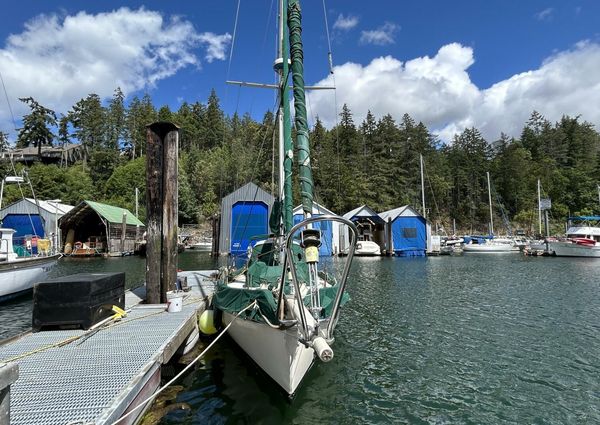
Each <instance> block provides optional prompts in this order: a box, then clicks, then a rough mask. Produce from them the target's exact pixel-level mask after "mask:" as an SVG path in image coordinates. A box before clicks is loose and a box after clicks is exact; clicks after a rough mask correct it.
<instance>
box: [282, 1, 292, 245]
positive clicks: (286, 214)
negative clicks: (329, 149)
mask: <svg viewBox="0 0 600 425" xmlns="http://www.w3.org/2000/svg"><path fill="white" fill-rule="evenodd" d="M287 9H288V8H287V0H283V8H282V10H281V13H282V14H283V16H282V18H283V19H282V21H283V26H284V28H283V43H282V46H281V58H282V59H283V64H282V65H283V68H282V79H281V96H280V99H281V103H282V105H283V152H284V158H283V161H282V162H283V175H284V183H283V227H284V230H285V232H286V233H287V232H289V231H290V230H291V229H292V226H293V225H294V216H293V214H294V213H293V208H294V205H293V204H294V201H293V199H292V196H293V195H292V166H293V163H294V155H293V153H294V147H293V145H292V128H291V127H292V125H291V121H290V116H291V113H290V93H289V91H288V89H287V87H288V78H289V75H290V69H289V64H288V61H289V58H290V54H289V35H288V32H287V31H286V28H285V26H286V24H287Z"/></svg>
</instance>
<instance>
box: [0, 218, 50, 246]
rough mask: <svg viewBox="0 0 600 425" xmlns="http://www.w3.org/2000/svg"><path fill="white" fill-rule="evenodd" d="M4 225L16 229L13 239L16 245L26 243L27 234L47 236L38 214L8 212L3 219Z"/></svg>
mask: <svg viewBox="0 0 600 425" xmlns="http://www.w3.org/2000/svg"><path fill="white" fill-rule="evenodd" d="M30 217H31V219H30ZM32 222H33V226H34V227H33V228H32V227H31V223H32ZM2 227H5V228H7V229H14V230H15V231H16V232H15V233H14V234H13V241H14V244H15V245H23V244H24V243H25V242H24V237H25V236H32V235H35V236H39V237H44V236H45V234H44V226H43V225H42V219H41V217H40V216H39V215H37V214H31V215H29V214H8V215H7V216H6V217H4V220H2ZM34 228H35V230H34Z"/></svg>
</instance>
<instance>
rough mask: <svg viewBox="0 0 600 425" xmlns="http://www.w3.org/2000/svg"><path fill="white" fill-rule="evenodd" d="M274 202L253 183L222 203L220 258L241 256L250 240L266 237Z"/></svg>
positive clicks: (230, 195)
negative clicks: (234, 255)
mask: <svg viewBox="0 0 600 425" xmlns="http://www.w3.org/2000/svg"><path fill="white" fill-rule="evenodd" d="M274 201H275V198H274V197H273V195H271V194H270V193H268V192H266V191H264V190H263V189H261V188H259V187H258V186H257V185H255V184H254V183H252V182H249V183H247V184H245V185H244V186H242V187H240V188H239V189H237V190H236V191H234V192H232V193H230V194H229V195H227V196H225V197H224V198H223V199H222V201H221V223H220V230H219V254H221V255H226V254H236V255H237V254H243V253H244V252H245V251H246V249H247V248H248V244H249V243H250V239H251V238H252V237H253V236H257V235H263V234H267V233H269V215H270V213H271V208H272V207H273V202H274Z"/></svg>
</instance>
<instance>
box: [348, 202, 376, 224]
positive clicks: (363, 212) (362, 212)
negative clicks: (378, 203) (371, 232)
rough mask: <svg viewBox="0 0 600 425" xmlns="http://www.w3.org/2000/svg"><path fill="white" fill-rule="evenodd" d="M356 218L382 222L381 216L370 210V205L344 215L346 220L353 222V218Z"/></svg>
mask: <svg viewBox="0 0 600 425" xmlns="http://www.w3.org/2000/svg"><path fill="white" fill-rule="evenodd" d="M354 217H368V218H376V220H378V221H380V219H381V216H380V215H379V214H377V213H376V212H375V211H374V210H373V209H371V208H369V206H368V205H362V206H360V207H358V208H354V209H353V210H352V211H350V212H347V213H346V214H344V218H345V219H348V220H352V218H354Z"/></svg>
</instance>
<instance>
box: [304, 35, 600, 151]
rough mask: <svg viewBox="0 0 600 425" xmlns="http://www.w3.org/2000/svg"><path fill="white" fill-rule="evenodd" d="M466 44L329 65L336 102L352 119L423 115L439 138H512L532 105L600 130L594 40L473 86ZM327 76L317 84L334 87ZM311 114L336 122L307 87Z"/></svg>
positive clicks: (328, 100) (328, 97)
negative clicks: (467, 133)
mask: <svg viewBox="0 0 600 425" xmlns="http://www.w3.org/2000/svg"><path fill="white" fill-rule="evenodd" d="M473 63H474V56H473V50H472V49H471V48H470V47H465V46H462V45H460V44H458V43H453V44H448V45H446V46H443V47H442V48H440V49H439V51H438V52H437V54H436V55H435V56H434V57H428V56H424V57H419V58H415V59H412V60H409V61H407V62H405V63H403V62H401V61H399V60H397V59H395V58H393V57H391V56H386V57H380V58H376V59H374V60H373V61H371V63H369V64H368V65H366V66H363V65H360V64H356V63H346V64H343V65H340V66H337V67H335V68H334V72H335V83H336V85H337V103H338V105H340V106H341V105H343V104H344V103H346V104H348V106H349V107H350V110H351V111H352V113H353V114H354V117H355V122H357V123H360V122H361V121H362V120H363V119H364V117H365V116H366V113H367V111H368V110H371V112H373V113H374V114H375V116H377V117H382V116H383V115H385V114H387V113H390V114H392V116H393V117H394V118H395V119H396V120H400V119H401V118H402V115H403V114H404V113H408V114H410V115H411V116H412V117H413V118H414V119H415V120H417V121H423V122H424V123H425V124H426V125H427V126H428V128H429V129H430V130H432V131H434V132H436V133H437V134H438V135H439V136H440V138H441V139H442V140H444V141H451V140H452V138H453V136H454V135H455V134H456V133H459V132H461V131H462V130H464V129H465V128H467V127H471V126H475V127H477V128H478V129H480V130H481V132H482V133H483V135H484V136H485V137H486V138H487V139H488V140H489V141H493V140H495V139H496V138H498V137H499V136H500V133H501V132H504V133H507V134H508V135H509V136H514V137H519V136H520V133H521V130H522V128H523V125H524V124H525V122H526V121H527V119H528V118H529V116H530V115H531V113H532V112H533V111H534V110H537V111H538V112H540V113H541V114H542V115H544V116H545V117H546V118H547V119H549V120H550V121H556V120H559V119H560V118H561V116H562V115H564V114H566V115H570V116H578V115H581V116H582V119H584V120H587V121H589V122H591V123H593V124H595V125H596V127H597V128H600V103H598V99H600V74H598V73H597V72H596V70H597V69H600V44H596V43H591V42H581V43H578V44H577V45H576V46H574V47H573V49H571V50H568V51H564V52H561V53H559V54H556V55H554V56H551V57H549V58H547V59H546V60H545V61H544V62H543V63H542V64H541V66H540V67H539V68H538V69H535V70H530V71H527V72H523V73H520V74H517V75H514V76H512V77H511V78H509V79H506V80H504V81H500V82H498V83H496V84H494V85H492V86H491V87H489V88H486V89H480V88H478V87H477V86H476V85H475V84H474V83H473V82H472V81H471V79H470V76H469V74H468V68H469V67H470V66H471V65H472V64H473ZM333 83H334V81H333V76H328V77H327V78H325V79H323V80H321V81H320V82H319V83H318V85H327V86H329V85H333ZM309 96H310V103H309V104H310V105H311V113H312V115H313V116H316V115H318V116H319V117H320V118H321V119H322V120H323V121H324V123H325V124H326V125H328V126H331V125H333V124H335V119H336V117H335V115H334V114H335V111H334V110H333V109H334V106H333V105H334V102H333V95H332V94H331V93H328V92H327V91H314V92H310V93H309Z"/></svg>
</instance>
